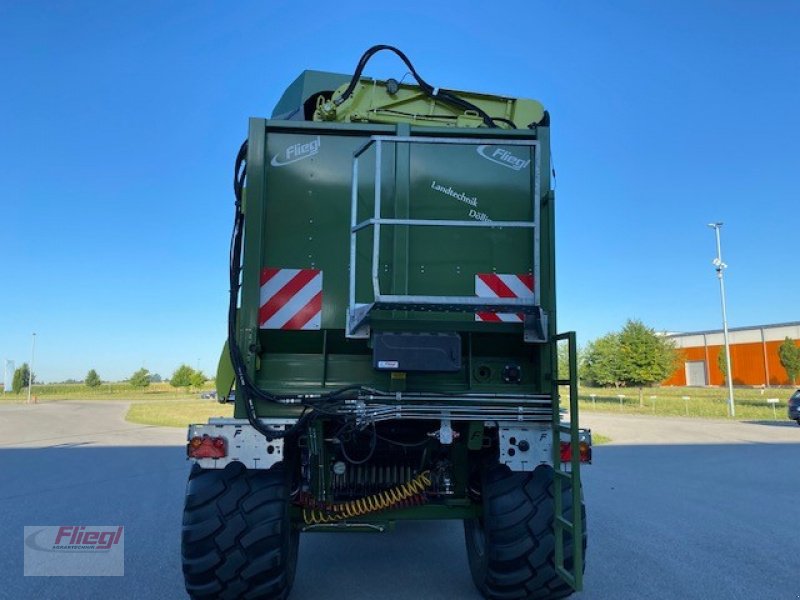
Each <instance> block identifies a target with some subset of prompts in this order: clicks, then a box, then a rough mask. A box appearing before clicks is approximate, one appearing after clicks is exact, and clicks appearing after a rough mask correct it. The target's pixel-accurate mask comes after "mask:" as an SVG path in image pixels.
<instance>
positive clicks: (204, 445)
mask: <svg viewBox="0 0 800 600" xmlns="http://www.w3.org/2000/svg"><path fill="white" fill-rule="evenodd" d="M186 454H187V455H188V456H189V457H190V458H224V457H226V456H227V455H228V445H227V443H226V442H225V438H224V437H221V436H218V437H211V436H210V435H203V436H202V437H200V436H199V435H196V436H194V437H193V438H192V439H190V440H189V443H188V444H187V445H186Z"/></svg>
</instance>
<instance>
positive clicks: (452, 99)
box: [333, 44, 516, 128]
mask: <svg viewBox="0 0 800 600" xmlns="http://www.w3.org/2000/svg"><path fill="white" fill-rule="evenodd" d="M381 50H388V51H390V52H394V53H395V54H396V55H397V56H398V57H400V60H402V61H403V62H404V63H405V65H406V67H408V70H409V71H410V72H411V75H412V76H413V77H414V79H416V80H417V83H418V84H419V87H420V88H421V89H422V91H423V92H425V94H427V95H428V96H430V97H431V98H436V99H438V100H442V101H443V102H446V103H448V104H452V105H455V106H458V107H460V108H463V109H464V110H471V111H474V112H475V113H476V114H477V115H478V116H480V117H481V119H483V122H484V124H485V125H486V126H487V127H497V123H496V121H501V122H504V123H507V124H511V125H512V126H513V127H514V128H516V125H514V123H513V122H512V121H509V120H508V119H495V118H493V117H490V116H489V114H488V113H487V112H486V111H484V110H483V109H481V108H479V107H477V106H475V105H474V104H472V103H471V102H468V101H467V100H464V99H463V98H459V97H458V96H457V95H455V94H453V93H452V92H448V91H447V90H439V89H436V88H434V87H433V86H432V85H431V84H429V83H428V82H427V81H425V80H424V79H423V78H422V77H420V75H419V73H417V70H416V69H415V68H414V65H413V64H412V63H411V61H410V60H409V59H408V57H407V56H406V55H405V53H404V52H403V51H402V50H400V49H398V48H395V47H394V46H388V45H386V44H378V45H377V46H372V48H370V49H368V50H367V51H366V52H364V54H363V55H362V56H361V60H359V61H358V65H357V66H356V70H355V71H354V72H353V77H352V79H350V83H349V84H348V86H347V88H346V89H345V90H344V92H342V95H341V96H339V97H338V98H336V99H335V100H334V101H333V102H334V104H336V105H337V106H339V105H340V104H341V103H342V102H344V101H345V100H347V99H348V98H349V97H350V96H351V94H352V93H353V91H354V90H355V89H356V85H358V81H359V80H360V79H361V74H362V73H363V71H364V67H365V66H366V65H367V63H368V62H369V59H370V58H372V57H373V56H374V55H375V54H377V53H378V52H380V51H381Z"/></svg>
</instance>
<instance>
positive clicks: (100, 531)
mask: <svg viewBox="0 0 800 600" xmlns="http://www.w3.org/2000/svg"><path fill="white" fill-rule="evenodd" d="M26 529H27V528H26ZM122 531H123V527H122V526H121V525H120V526H118V527H113V528H112V527H94V526H88V525H62V526H60V527H42V528H41V529H37V530H35V531H33V532H31V533H28V532H26V534H27V535H26V536H25V545H26V546H27V547H28V548H30V549H31V550H39V551H44V552H107V551H109V550H111V549H112V548H113V547H114V546H116V545H118V544H119V543H120V539H121V538H122Z"/></svg>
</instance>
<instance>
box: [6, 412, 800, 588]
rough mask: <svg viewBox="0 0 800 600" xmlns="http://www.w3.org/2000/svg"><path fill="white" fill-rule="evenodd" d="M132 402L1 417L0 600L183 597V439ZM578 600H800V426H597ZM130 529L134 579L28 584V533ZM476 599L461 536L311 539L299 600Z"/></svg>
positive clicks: (448, 525) (405, 526) (423, 531)
mask: <svg viewBox="0 0 800 600" xmlns="http://www.w3.org/2000/svg"><path fill="white" fill-rule="evenodd" d="M125 410H126V406H125V405H124V404H121V403H99V402H85V403H78V402H69V403H66V402H65V403H50V404H40V405H36V406H25V405H0V459H3V465H4V475H5V476H4V477H3V483H2V485H1V486H0V581H1V582H2V583H0V598H48V599H51V598H52V599H59V598H137V599H143V598H147V599H150V598H152V599H157V598H158V599H160V598H167V599H169V598H184V597H185V594H184V592H183V581H182V576H181V571H180V522H181V511H182V503H183V493H184V486H185V481H186V475H187V471H188V465H187V464H186V462H185V460H184V450H183V443H184V439H185V438H184V435H185V434H184V432H183V431H182V430H178V429H166V428H158V427H147V426H140V425H133V424H130V423H126V422H125V421H124V420H123V415H124V413H125ZM583 421H584V423H583V424H584V425H589V426H591V427H592V428H593V429H594V430H595V431H599V432H601V433H604V434H606V435H609V436H611V437H612V440H613V442H612V444H609V445H605V446H599V447H596V448H595V463H594V464H593V465H592V466H590V467H587V468H585V469H584V470H583V472H582V473H583V479H584V489H585V495H586V501H587V512H588V523H589V550H588V556H587V569H586V578H585V591H584V592H582V593H580V594H576V595H575V597H574V598H575V599H576V600H595V599H602V600H616V599H620V600H624V599H628V598H630V599H637V600H639V599H659V598H665V599H673V598H681V599H693V598H698V599H704V600H705V599H709V600H716V599H719V600H722V599H725V600H733V599H740V598H741V599H748V600H751V599H755V598H758V599H761V598H764V599H784V598H785V599H787V600H788V599H797V598H800V577H798V575H797V573H798V565H800V561H799V560H798V557H800V528H798V525H797V519H796V516H795V515H796V510H797V508H796V507H797V506H798V504H799V502H798V499H799V497H800V469H798V468H797V465H798V462H800V427H798V426H797V425H795V424H794V423H791V422H788V421H786V422H783V421H779V422H775V423H772V422H758V423H736V422H733V423H732V422H727V421H703V420H690V419H677V418H651V417H631V416H625V415H619V416H618V415H606V414H587V415H586V416H585V418H584V419H583ZM76 523H78V524H97V525H124V526H125V576H123V577H24V576H23V535H22V533H23V526H25V525H60V524H76ZM305 598H314V599H318V598H325V599H331V600H337V599H345V598H346V599H348V600H359V599H372V598H381V599H385V600H393V599H397V600H401V599H415V600H416V599H430V600H434V599H437V600H438V599H441V600H453V599H465V600H469V599H476V600H477V599H479V598H480V595H479V594H478V593H477V592H476V591H475V590H474V588H473V586H472V582H471V580H470V577H469V571H468V568H467V560H466V553H465V550H464V543H463V534H462V528H461V524H460V523H456V522H435V523H400V524H398V527H397V530H396V531H395V532H393V533H390V534H359V533H353V534H347V535H326V534H305V535H303V536H302V537H301V550H300V563H299V567H298V572H297V581H296V584H295V587H294V591H293V594H292V596H291V599H292V600H302V599H305Z"/></svg>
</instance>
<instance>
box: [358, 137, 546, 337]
mask: <svg viewBox="0 0 800 600" xmlns="http://www.w3.org/2000/svg"><path fill="white" fill-rule="evenodd" d="M384 144H445V145H473V146H478V145H484V144H485V145H503V146H521V147H525V148H531V149H533V154H534V157H533V163H532V164H533V168H532V169H531V190H532V194H531V207H532V214H533V219H532V220H530V221H473V220H452V219H410V218H402V219H398V218H385V217H383V216H382V214H381V188H382V181H381V166H382V157H383V147H384ZM537 146H538V142H537V141H536V140H522V139H514V138H510V139H486V138H458V137H424V136H399V135H398V136H386V135H375V136H372V137H370V139H369V140H368V141H367V142H366V143H364V144H363V145H362V146H361V147H360V148H359V149H358V150H356V151H355V153H354V155H353V167H352V168H353V171H352V188H351V209H350V211H351V212H350V279H349V303H348V310H347V331H346V333H347V336H348V337H367V336H368V335H369V329H368V326H365V325H366V323H367V321H368V319H369V315H370V313H371V312H372V311H375V310H401V311H444V312H472V313H475V312H495V313H497V312H500V313H503V312H506V313H522V314H524V315H525V336H526V340H527V341H543V339H540V338H542V337H543V336H544V334H545V332H546V331H547V326H546V315H544V313H543V312H542V310H541V307H540V306H539V305H538V302H539V297H540V296H539V292H540V287H539V286H540V276H539V227H538V223H539V212H540V189H539V168H540V165H539V152H538V148H537ZM373 147H374V148H375V172H374V207H373V214H372V216H371V217H370V218H367V219H364V220H362V221H360V222H359V221H358V199H359V198H358V188H359V159H360V158H361V157H362V156H363V155H364V153H365V152H367V151H368V150H369V149H370V148H373ZM398 225H407V226H413V227H477V228H490V229H497V228H529V229H532V230H533V247H532V248H531V264H532V265H533V271H534V272H533V275H534V293H533V297H531V298H479V297H476V296H434V295H418V294H416V295H409V294H385V293H383V292H382V291H381V286H380V281H379V275H378V271H379V264H380V245H381V244H380V242H381V227H384V226H398ZM368 227H372V228H373V229H372V265H371V281H372V296H373V297H372V299H371V300H370V301H368V302H358V301H357V299H356V279H357V277H358V269H357V264H356V258H357V252H356V235H357V234H358V232H359V231H362V230H364V229H366V228H368Z"/></svg>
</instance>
